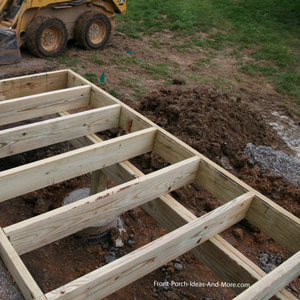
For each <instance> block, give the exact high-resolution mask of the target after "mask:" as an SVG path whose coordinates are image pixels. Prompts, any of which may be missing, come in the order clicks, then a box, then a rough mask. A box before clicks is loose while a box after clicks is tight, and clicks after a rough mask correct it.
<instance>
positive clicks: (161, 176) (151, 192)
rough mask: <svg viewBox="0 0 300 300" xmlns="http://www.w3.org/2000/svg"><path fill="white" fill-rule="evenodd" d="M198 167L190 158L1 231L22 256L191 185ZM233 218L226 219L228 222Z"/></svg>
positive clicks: (196, 159)
mask: <svg viewBox="0 0 300 300" xmlns="http://www.w3.org/2000/svg"><path fill="white" fill-rule="evenodd" d="M198 165H199V158H197V157H193V158H190V159H188V160H185V161H182V162H180V163H177V164H174V165H172V166H169V167H166V168H164V169H161V170H159V171H156V172H153V173H151V174H149V175H146V176H144V177H141V178H137V179H135V180H132V181H129V182H127V183H124V184H122V185H119V186H116V187H113V188H111V189H108V190H106V191H103V192H101V193H98V194H95V195H93V196H90V197H88V198H85V199H82V200H79V201H77V202H75V203H71V204H69V205H66V206H63V207H60V208H58V209H55V210H53V211H50V212H48V213H45V214H42V215H39V216H36V217H34V218H31V219H29V220H25V221H22V222H19V223H17V224H14V225H11V226H9V227H6V228H5V229H4V231H5V233H6V234H7V236H9V239H10V241H11V243H12V245H13V246H14V247H15V249H16V251H17V252H18V253H19V254H23V253H26V252H28V251H31V250H34V249H36V248H39V247H41V246H43V245H46V244H49V243H51V242H53V241H56V240H58V239H60V238H63V237H65V236H68V235H70V234H72V233H75V232H77V231H79V230H81V229H84V228H87V227H89V226H91V225H94V224H96V223H98V222H99V221H101V220H106V219H108V218H110V217H113V216H117V215H119V214H121V213H123V212H125V211H127V210H129V209H132V208H134V207H137V206H139V205H141V204H143V203H146V202H147V201H150V200H153V199H155V198H156V197H159V196H161V195H163V194H165V193H168V192H171V191H173V190H175V189H177V188H180V187H182V186H184V185H186V184H189V183H191V182H193V180H194V179H195V176H196V173H197V170H198ZM248 198H249V197H248ZM243 204H245V203H243ZM235 217H236V216H235V215H234V216H232V217H231V216H229V217H228V220H230V219H231V218H235Z"/></svg>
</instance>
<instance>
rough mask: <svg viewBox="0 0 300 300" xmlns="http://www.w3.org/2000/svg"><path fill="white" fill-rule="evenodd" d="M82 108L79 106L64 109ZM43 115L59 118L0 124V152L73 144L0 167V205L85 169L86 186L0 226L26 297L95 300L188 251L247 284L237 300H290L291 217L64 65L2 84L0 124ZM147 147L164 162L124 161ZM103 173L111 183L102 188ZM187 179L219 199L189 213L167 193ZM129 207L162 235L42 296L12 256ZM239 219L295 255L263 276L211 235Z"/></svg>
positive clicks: (294, 247)
mask: <svg viewBox="0 0 300 300" xmlns="http://www.w3.org/2000/svg"><path fill="white" fill-rule="evenodd" d="M83 107H85V108H86V109H87V110H86V111H83V112H79V113H73V114H69V113H66V112H63V111H65V110H71V109H77V108H83ZM50 114H59V117H57V118H53V119H49V120H44V121H40V122H37V121H35V122H33V123H32V122H31V123H30V124H28V125H22V126H19V127H13V125H10V128H9V129H3V130H0V157H7V156H9V155H13V154H17V153H22V152H25V151H29V150H33V149H37V148H39V147H43V146H47V145H52V144H54V143H58V142H62V141H70V142H71V143H72V145H74V146H75V147H76V148H79V149H76V150H72V151H69V152H66V153H64V154H60V155H56V156H53V157H50V158H46V159H42V160H39V161H36V162H33V163H30V164H27V165H23V166H20V167H16V168H12V169H9V170H6V171H2V172H0V190H1V193H0V201H5V200H8V199H11V198H14V197H17V196H21V195H23V194H25V193H28V192H32V191H35V190H38V189H41V188H44V187H47V186H50V185H53V184H56V183H59V182H62V181H64V180H68V179H71V178H74V177H76V176H80V175H83V174H86V173H89V172H92V173H93V174H92V187H91V190H92V191H91V196H89V197H87V198H85V199H82V200H79V201H77V202H75V203H72V204H69V205H66V206H64V207H61V208H58V209H55V210H53V211H50V212H48V213H45V214H42V215H39V216H36V217H34V218H30V219H28V220H25V221H22V222H19V223H17V224H12V225H10V226H8V227H6V228H4V229H3V230H2V229H1V228H0V255H1V257H2V259H3V261H4V263H5V264H6V266H7V267H8V269H9V271H10V272H11V274H12V276H13V277H14V278H15V280H16V282H17V284H18V286H19V287H20V290H21V292H22V293H23V295H24V297H25V299H26V300H27V299H30V300H33V299H36V300H46V299H47V300H54V299H57V300H71V299H72V300H73V299H74V300H80V299H82V300H83V299H85V300H98V299H102V298H103V297H106V296H107V295H109V294H111V293H113V292H114V291H116V290H118V289H120V288H121V287H123V286H126V285H127V284H129V283H131V282H133V281H135V280H136V279H138V278H140V277H142V276H144V275H146V274H147V273H149V272H151V271H152V270H154V269H156V268H158V267H159V266H161V265H163V264H165V263H167V262H168V261H170V260H171V259H173V258H175V257H177V256H179V255H181V254H183V253H185V252H186V251H189V250H190V249H193V250H192V251H193V253H194V254H195V255H196V257H197V258H199V259H200V260H201V261H202V262H204V263H205V264H207V265H208V267H210V268H211V269H212V270H213V271H214V272H215V273H216V274H217V275H218V276H219V277H220V278H222V279H223V280H224V281H227V282H236V283H237V282H239V281H240V282H241V281H243V282H248V283H250V284H252V286H251V287H250V288H248V289H245V288H243V289H239V288H235V289H234V290H235V291H236V292H237V293H241V292H242V293H241V294H240V295H239V296H238V297H236V299H255V300H256V299H257V300H259V299H269V298H270V297H272V296H273V295H275V299H281V300H295V299H296V298H295V297H294V296H293V295H292V294H291V293H289V292H288V291H287V290H285V289H283V288H284V286H286V285H287V284H288V283H289V282H290V281H292V280H293V279H294V278H295V277H296V276H298V275H299V273H300V265H299V259H300V258H299V253H300V252H298V251H299V249H300V239H299V236H300V221H299V219H298V218H296V217H295V216H293V215H292V214H290V213H288V212H287V211H286V210H284V209H283V208H281V207H280V206H278V205H276V204H275V203H274V202H272V201H271V200H270V199H268V198H266V197H265V196H263V195H261V194H260V193H259V192H257V191H256V190H254V189H253V188H251V187H249V186H248V185H247V184H245V183H244V182H242V181H240V180H239V179H237V178H236V177H234V176H233V175H232V174H230V173H229V172H227V171H225V170H224V169H222V168H221V167H219V166H218V165H216V164H215V163H213V162H212V161H210V160H209V159H208V158H206V157H205V156H203V155H201V154H200V153H198V152H197V151H195V150H194V149H192V148H191V147H189V146H187V145H186V144H185V143H183V142H182V141H180V140H178V139H177V138H176V137H174V136H172V135H171V134H169V133H168V132H167V131H165V130H163V129H162V128H160V127H159V126H157V125H156V124H154V123H153V122H151V121H149V120H148V119H147V118H145V117H144V116H142V115H141V114H139V113H137V112H136V111H134V110H133V109H131V108H130V107H128V106H127V105H125V104H123V103H122V102H121V101H119V100H118V99H116V98H114V97H112V96H111V95H109V94H108V93H106V92H104V91H103V90H101V89H100V88H98V87H97V86H95V85H93V84H91V83H90V82H88V81H87V80H86V79H84V78H82V77H81V76H79V75H77V74H76V73H74V72H73V71H71V70H62V71H55V72H50V73H45V74H36V75H29V76H23V77H20V78H14V79H8V80H0V126H1V125H4V126H5V125H7V124H12V123H14V122H17V121H27V120H29V119H32V118H36V117H45V116H48V115H50ZM117 127H119V128H121V129H123V130H125V131H126V132H127V134H126V135H123V136H119V137H117V138H114V139H110V140H108V141H102V140H101V139H100V138H99V137H98V136H97V135H95V134H94V133H95V132H98V131H103V130H106V129H110V128H117ZM147 152H154V153H156V154H158V155H160V156H161V157H162V158H164V159H165V160H166V161H167V162H169V163H170V166H168V167H165V168H162V169H161V170H158V171H156V172H153V173H150V174H148V175H144V174H143V173H142V172H141V171H140V170H138V169H137V168H136V167H135V166H133V165H132V164H131V163H130V162H128V161H126V160H128V159H131V158H133V157H135V156H138V155H141V154H144V153H147ZM104 174H105V175H106V176H108V177H109V178H110V179H111V180H113V181H114V182H115V183H116V184H117V186H115V187H113V188H111V189H108V190H105V185H103V178H105V177H103V176H105V175H104ZM12 182H13V183H14V184H13V187H12V185H11V183H12ZM189 183H195V184H198V185H200V186H201V187H203V188H205V189H206V190H207V191H209V192H210V193H211V194H213V195H214V196H216V197H217V198H219V199H220V200H222V201H223V202H224V205H223V206H221V207H219V208H217V209H215V210H213V211H212V212H211V213H209V214H206V215H204V216H202V217H201V218H197V217H196V216H194V215H193V214H192V213H191V212H190V211H189V210H188V209H186V208H185V207H184V206H182V205H181V204H179V203H178V202H177V201H176V200H175V199H174V198H173V197H172V196H171V195H169V194H168V193H170V192H172V191H173V190H176V189H178V188H180V187H182V186H185V185H187V184H189ZM156 198H157V199H156ZM137 206H140V207H142V208H143V209H144V210H145V211H146V212H148V213H149V214H150V215H151V216H152V217H154V218H155V219H156V220H157V221H158V222H159V223H160V224H161V225H162V226H163V227H165V228H166V229H167V230H169V231H170V233H169V234H167V235H165V236H163V237H161V238H159V239H158V240H156V241H154V242H152V243H150V244H147V245H145V246H144V247H142V248H140V249H137V250H135V251H134V252H132V253H130V254H127V255H126V256H124V257H122V258H120V259H118V260H116V261H114V262H112V263H110V264H108V265H106V266H103V267H102V268H100V269H97V270H95V271H93V272H91V273H89V274H87V275H85V276H83V277H81V278H78V279H76V280H74V281H73V282H70V283H68V284H66V285H64V286H62V287H60V288H58V289H56V290H54V291H52V292H49V293H47V294H46V295H44V294H43V292H42V291H41V290H40V288H39V287H38V285H37V284H36V282H35V281H34V279H33V278H32V276H31V275H30V273H29V272H28V270H27V269H26V267H25V265H24V264H23V263H22V261H21V259H20V257H19V255H21V254H23V253H26V252H29V251H31V250H34V249H37V248H39V247H41V246H44V245H47V244H49V243H51V242H53V241H56V240H58V239H60V238H62V237H65V236H68V235H70V234H73V233H75V232H77V231H78V230H81V229H84V228H86V227H88V226H91V225H92V224H95V223H97V222H99V218H100V220H105V219H107V218H109V217H112V216H116V215H118V214H120V213H123V212H125V211H127V210H129V209H132V208H134V207H137ZM243 218H246V219H247V220H248V221H249V222H251V223H252V224H254V225H256V226H258V227H259V228H261V229H262V230H263V231H264V232H266V233H267V234H268V235H270V236H271V237H272V238H274V239H275V240H276V241H278V242H279V243H280V244H282V245H283V246H285V247H287V248H288V249H289V250H290V251H291V253H296V254H295V255H294V256H292V257H291V258H290V259H289V260H287V261H286V262H284V263H283V264H282V265H281V266H279V267H278V268H276V269H275V270H274V271H273V272H271V273H270V274H268V275H265V273H264V272H263V271H262V270H261V269H260V268H258V267H257V266H256V265H255V264H254V263H252V262H251V261H250V260H249V259H247V258H246V257H245V256H244V255H242V254H241V253H240V252H239V251H237V250H236V249H235V248H233V247H232V246H231V245H230V244H229V243H228V242H227V241H225V240H224V239H223V238H222V237H221V236H220V235H218V233H221V232H222V231H224V230H225V229H226V228H228V227H230V226H232V225H233V224H235V223H237V222H239V221H240V220H242V219H243ZM200 244H201V245H200ZM279 278H281V279H279Z"/></svg>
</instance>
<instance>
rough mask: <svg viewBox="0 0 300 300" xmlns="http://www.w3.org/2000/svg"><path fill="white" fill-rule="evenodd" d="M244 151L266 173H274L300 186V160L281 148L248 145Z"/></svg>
mask: <svg viewBox="0 0 300 300" xmlns="http://www.w3.org/2000/svg"><path fill="white" fill-rule="evenodd" d="M244 152H245V153H246V154H247V155H249V156H250V157H251V158H252V159H253V160H254V161H255V162H256V163H257V164H258V165H259V167H260V168H261V169H262V171H263V172H265V173H272V174H275V175H279V176H282V177H284V178H285V179H287V180H288V181H290V182H292V183H294V184H296V185H299V186H300V172H299V170H300V160H299V159H298V158H295V157H293V156H291V155H288V154H286V153H284V152H283V151H281V150H273V149H272V148H271V147H266V146H255V145H253V144H251V143H249V144H247V145H246V148H245V150H244Z"/></svg>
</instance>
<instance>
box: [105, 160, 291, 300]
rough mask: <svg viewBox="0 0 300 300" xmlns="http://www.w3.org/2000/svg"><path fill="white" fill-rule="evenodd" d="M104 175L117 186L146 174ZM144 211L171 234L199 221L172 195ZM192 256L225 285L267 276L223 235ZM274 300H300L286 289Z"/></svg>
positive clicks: (128, 167) (123, 168) (122, 170)
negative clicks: (179, 228) (194, 221)
mask: <svg viewBox="0 0 300 300" xmlns="http://www.w3.org/2000/svg"><path fill="white" fill-rule="evenodd" d="M103 172H104V173H106V174H107V175H108V177H109V178H111V179H112V180H113V181H114V182H115V183H117V184H121V183H123V182H124V181H128V180H131V179H132V178H137V177H140V176H143V173H142V172H141V171H139V170H138V169H137V168H136V167H134V166H133V165H132V164H131V163H130V162H128V161H127V162H122V163H119V164H116V165H113V166H110V167H107V168H104V169H103ZM252 201H253V200H252ZM141 207H142V208H143V209H144V210H145V211H146V212H147V213H148V214H150V215H151V216H152V217H153V218H154V219H155V220H156V221H158V222H159V223H160V224H161V225H162V226H163V227H164V228H165V229H167V230H169V231H172V230H174V229H177V228H178V227H180V226H182V225H184V224H186V223H188V222H191V221H193V220H195V219H197V217H196V216H195V215H193V214H192V213H191V212H190V211H189V210H188V209H186V208H185V207H184V206H183V205H181V204H180V203H179V202H178V201H176V200H175V199H174V198H173V197H172V196H171V195H169V194H168V195H164V196H161V197H159V199H155V200H153V201H149V202H147V203H145V204H143V205H142V206H141ZM192 252H193V254H194V255H195V256H196V257H197V258H198V259H199V260H200V261H201V262H203V263H204V264H206V265H207V266H208V267H209V268H210V269H211V270H212V271H213V272H215V273H216V274H217V275H218V276H219V277H220V278H222V280H223V281H225V282H235V283H240V282H244V283H250V284H253V283H255V282H256V281H257V280H259V279H260V278H262V277H263V276H264V275H265V272H264V271H263V270H262V269H260V268H259V267H258V266H257V265H256V264H254V263H253V262H252V261H250V260H249V259H248V258H247V257H245V256H244V255H243V254H242V253H240V252H239V251H238V250H236V249H235V248H234V247H233V246H232V245H230V244H229V243H228V242H227V241H225V240H224V239H223V238H222V237H221V236H220V235H215V236H214V237H212V238H210V239H209V240H208V241H206V242H205V243H203V244H202V245H200V246H199V247H197V248H194V249H193V250H192ZM244 289H245V288H235V287H233V290H235V291H236V292H237V293H240V292H241V291H242V290H244ZM274 299H280V300H287V299H289V300H297V298H296V297H294V296H293V295H292V294H291V293H290V292H288V291H287V290H285V289H283V290H281V291H280V292H278V293H277V295H276V296H275V297H274Z"/></svg>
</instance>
